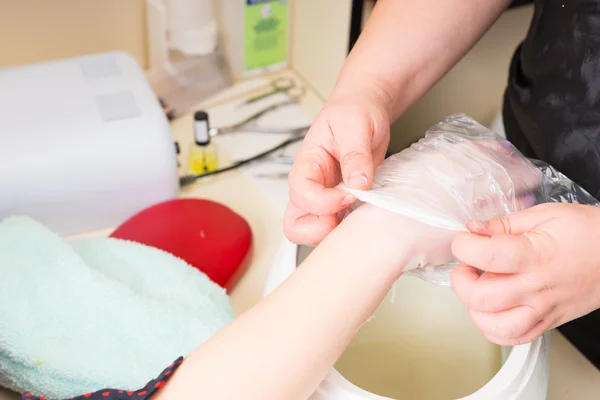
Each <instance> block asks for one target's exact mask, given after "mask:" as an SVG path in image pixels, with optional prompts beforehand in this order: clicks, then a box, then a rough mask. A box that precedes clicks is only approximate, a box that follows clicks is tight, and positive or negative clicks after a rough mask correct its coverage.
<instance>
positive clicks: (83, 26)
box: [0, 0, 147, 67]
mask: <svg viewBox="0 0 600 400" xmlns="http://www.w3.org/2000/svg"><path fill="white" fill-rule="evenodd" d="M110 50H123V51H127V52H129V53H131V54H132V55H133V56H134V57H135V58H136V59H137V61H138V62H139V63H140V64H141V65H142V66H146V64H147V55H146V16H145V1H144V0H0V67H2V66H9V65H17V64H25V63H30V62H37V61H45V60H51V59H55V58H62V57H72V56H78V55H83V54H89V53H95V52H103V51H110Z"/></svg>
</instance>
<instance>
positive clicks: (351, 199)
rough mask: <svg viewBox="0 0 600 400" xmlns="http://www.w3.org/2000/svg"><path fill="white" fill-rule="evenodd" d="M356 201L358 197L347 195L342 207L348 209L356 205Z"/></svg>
mask: <svg viewBox="0 0 600 400" xmlns="http://www.w3.org/2000/svg"><path fill="white" fill-rule="evenodd" d="M355 201H356V197H354V195H351V194H347V195H346V196H344V198H343V199H342V206H343V207H347V206H349V205H350V204H352V203H354V202H355Z"/></svg>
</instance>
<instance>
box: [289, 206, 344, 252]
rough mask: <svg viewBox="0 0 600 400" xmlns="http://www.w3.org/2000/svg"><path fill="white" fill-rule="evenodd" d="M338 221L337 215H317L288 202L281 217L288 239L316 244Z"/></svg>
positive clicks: (308, 244)
mask: <svg viewBox="0 0 600 400" xmlns="http://www.w3.org/2000/svg"><path fill="white" fill-rule="evenodd" d="M339 223H340V218H339V217H338V216H337V215H327V216H317V215H313V214H309V213H306V212H304V211H302V210H301V209H299V208H297V207H295V206H294V205H293V204H288V207H287V209H286V211H285V214H284V219H283V231H284V234H285V236H286V237H287V239H288V240H289V241H291V242H292V243H295V244H299V245H305V246H316V245H317V244H319V243H320V242H321V241H322V240H323V239H324V238H325V237H326V236H327V235H328V234H329V233H330V232H331V231H332V230H333V229H335V227H336V226H337V225H338V224H339Z"/></svg>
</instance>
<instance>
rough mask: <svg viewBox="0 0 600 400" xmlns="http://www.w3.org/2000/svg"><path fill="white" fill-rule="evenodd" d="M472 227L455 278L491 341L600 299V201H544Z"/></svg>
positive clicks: (526, 333)
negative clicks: (598, 204)
mask: <svg viewBox="0 0 600 400" xmlns="http://www.w3.org/2000/svg"><path fill="white" fill-rule="evenodd" d="M468 228H469V230H470V231H471V232H472V233H464V234H459V235H457V236H456V237H455V239H454V241H453V244H452V251H453V254H454V256H455V257H456V258H458V259H459V260H460V261H461V262H462V263H463V264H462V265H460V266H459V267H457V268H456V270H455V271H454V272H453V274H452V285H453V288H454V291H455V292H456V294H457V296H458V297H459V298H460V299H461V300H462V301H463V302H464V303H465V304H466V305H467V306H468V307H469V313H470V316H471V318H472V319H473V321H474V323H475V324H476V325H477V326H478V327H479V329H481V331H482V332H483V334H484V335H485V337H486V338H487V339H489V340H490V341H492V342H494V343H497V344H500V345H509V346H510V345H517V344H523V343H528V342H531V341H532V340H534V339H535V338H537V337H538V336H540V335H542V334H543V333H544V332H545V331H547V330H549V329H552V328H555V327H557V326H560V325H562V324H564V323H566V322H569V321H571V320H573V319H576V318H579V317H581V316H583V315H585V314H588V313H590V312H592V311H594V310H595V309H597V308H599V307H600V289H599V288H600V252H599V251H598V245H599V243H600V208H598V207H592V206H583V205H573V204H543V205H539V206H535V207H533V208H530V209H527V210H525V211H520V212H517V213H514V214H511V215H509V216H508V217H504V218H502V219H499V220H494V221H489V222H487V223H483V222H477V221H474V222H471V223H470V224H469V225H468ZM475 268H477V269H479V270H482V271H484V273H483V274H482V275H481V276H480V275H479V274H478V272H477V270H476V269H475Z"/></svg>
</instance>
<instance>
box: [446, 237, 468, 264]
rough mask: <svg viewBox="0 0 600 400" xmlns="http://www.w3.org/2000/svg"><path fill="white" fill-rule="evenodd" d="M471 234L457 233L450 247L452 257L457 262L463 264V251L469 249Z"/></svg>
mask: <svg viewBox="0 0 600 400" xmlns="http://www.w3.org/2000/svg"><path fill="white" fill-rule="evenodd" d="M471 236H472V234H471V233H469V232H458V233H457V234H456V235H455V236H454V239H453V240H452V243H451V245H450V251H452V255H453V256H454V257H455V258H456V259H458V260H459V261H462V262H464V256H465V249H467V250H468V249H469V247H470V242H471Z"/></svg>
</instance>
